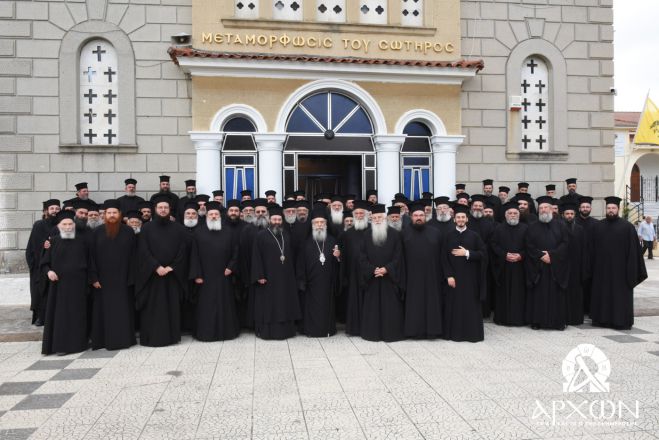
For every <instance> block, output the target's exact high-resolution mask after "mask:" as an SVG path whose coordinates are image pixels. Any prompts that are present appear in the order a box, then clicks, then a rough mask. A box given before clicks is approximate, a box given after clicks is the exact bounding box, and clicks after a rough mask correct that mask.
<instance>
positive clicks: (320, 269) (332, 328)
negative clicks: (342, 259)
mask: <svg viewBox="0 0 659 440" xmlns="http://www.w3.org/2000/svg"><path fill="white" fill-rule="evenodd" d="M335 245H336V239H335V238H334V237H333V236H332V235H331V234H327V238H326V239H325V242H324V243H323V242H316V240H314V238H313V237H311V236H309V237H307V240H306V242H305V243H304V244H303V245H302V246H300V247H299V248H298V255H297V270H296V275H297V280H298V288H299V289H300V292H301V293H302V297H303V298H304V302H303V304H304V307H303V310H302V315H303V318H302V322H303V333H304V334H305V335H307V336H311V337H324V336H330V335H333V334H335V333H336V320H335V318H334V300H335V297H336V294H337V293H338V290H339V262H338V261H337V260H336V258H335V257H334V255H332V253H333V250H334V246H335ZM321 254H322V255H323V258H324V261H323V262H321V261H320V255H321Z"/></svg>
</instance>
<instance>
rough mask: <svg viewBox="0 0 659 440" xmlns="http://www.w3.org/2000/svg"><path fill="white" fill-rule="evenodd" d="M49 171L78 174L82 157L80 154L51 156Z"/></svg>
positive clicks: (80, 169)
mask: <svg viewBox="0 0 659 440" xmlns="http://www.w3.org/2000/svg"><path fill="white" fill-rule="evenodd" d="M50 170H51V171H52V172H58V173H59V172H80V171H82V155H80V154H51V155H50Z"/></svg>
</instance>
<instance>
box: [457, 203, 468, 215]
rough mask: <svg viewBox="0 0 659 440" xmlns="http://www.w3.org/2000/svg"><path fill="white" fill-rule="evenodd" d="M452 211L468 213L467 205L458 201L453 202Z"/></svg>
mask: <svg viewBox="0 0 659 440" xmlns="http://www.w3.org/2000/svg"><path fill="white" fill-rule="evenodd" d="M453 213H454V214H459V213H463V214H469V207H468V206H467V205H461V204H459V203H455V204H453Z"/></svg>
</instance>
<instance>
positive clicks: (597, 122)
mask: <svg viewBox="0 0 659 440" xmlns="http://www.w3.org/2000/svg"><path fill="white" fill-rule="evenodd" d="M590 126H591V127H593V128H610V127H613V112H597V113H591V114H590Z"/></svg>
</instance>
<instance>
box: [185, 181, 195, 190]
mask: <svg viewBox="0 0 659 440" xmlns="http://www.w3.org/2000/svg"><path fill="white" fill-rule="evenodd" d="M188 186H197V181H196V180H194V179H188V180H186V181H185V187H186V188H187V187H188Z"/></svg>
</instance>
